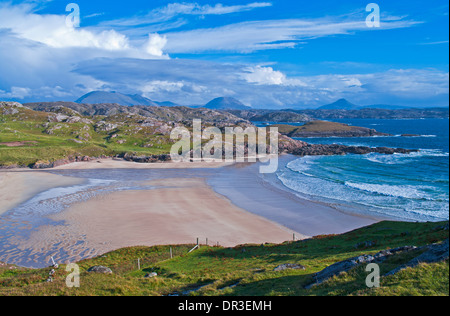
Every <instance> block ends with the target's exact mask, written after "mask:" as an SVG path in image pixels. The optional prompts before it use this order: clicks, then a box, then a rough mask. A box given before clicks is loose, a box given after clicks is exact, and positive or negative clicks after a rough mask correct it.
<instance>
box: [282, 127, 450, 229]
mask: <svg viewBox="0 0 450 316" xmlns="http://www.w3.org/2000/svg"><path fill="white" fill-rule="evenodd" d="M333 121H336V122H341V123H346V124H351V125H355V126H364V127H369V128H374V129H376V130H378V131H380V132H385V133H389V134H392V135H394V136H391V137H364V138H307V139H300V140H303V141H306V142H309V143H315V144H332V143H336V144H343V145H359V146H369V147H378V146H386V147H400V148H408V149H419V150H420V152H418V153H412V154H408V155H404V154H395V155H383V154H375V153H371V154H368V155H347V156H329V157H328V156H327V157H322V156H319V157H303V158H297V159H294V160H292V161H290V162H289V163H287V164H286V165H284V166H281V167H280V169H279V170H278V172H277V177H278V179H279V180H280V181H281V182H282V183H283V185H284V186H286V187H287V188H289V189H291V190H293V191H295V192H296V194H298V195H299V196H301V197H303V198H308V199H311V200H319V201H323V202H326V203H332V204H336V205H339V206H340V207H341V208H342V207H343V208H347V210H353V211H354V212H356V213H358V212H362V213H365V214H368V215H374V216H381V217H386V218H392V219H399V220H410V221H439V220H448V219H449V120H448V119H420V120H376V119H341V120H333ZM401 134H418V135H420V136H418V137H401V136H400V135H401Z"/></svg>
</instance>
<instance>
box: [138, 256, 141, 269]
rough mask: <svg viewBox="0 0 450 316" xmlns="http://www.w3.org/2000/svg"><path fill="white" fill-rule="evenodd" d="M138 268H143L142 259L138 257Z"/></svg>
mask: <svg viewBox="0 0 450 316" xmlns="http://www.w3.org/2000/svg"><path fill="white" fill-rule="evenodd" d="M138 270H141V259H140V258H138Z"/></svg>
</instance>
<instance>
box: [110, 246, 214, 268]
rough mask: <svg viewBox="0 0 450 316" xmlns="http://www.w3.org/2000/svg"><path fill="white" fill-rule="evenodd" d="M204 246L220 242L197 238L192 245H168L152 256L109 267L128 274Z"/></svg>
mask: <svg viewBox="0 0 450 316" xmlns="http://www.w3.org/2000/svg"><path fill="white" fill-rule="evenodd" d="M203 246H208V247H218V246H220V243H219V242H216V241H211V240H209V239H208V238H206V239H205V240H203V241H201V240H200V239H197V243H196V244H192V245H182V246H181V245H180V246H172V247H170V246H169V247H167V249H164V250H160V251H158V252H155V253H152V254H151V255H150V256H146V257H144V256H143V257H142V258H134V259H131V260H129V261H125V262H124V261H122V262H121V263H118V264H115V265H110V266H109V268H110V269H111V270H112V271H113V272H114V273H116V274H127V273H131V272H134V271H139V270H143V269H147V268H151V267H152V266H154V265H155V264H157V263H160V262H162V261H166V260H169V259H173V258H176V257H182V256H185V255H187V254H189V253H192V252H195V251H196V250H198V249H200V248H201V247H203Z"/></svg>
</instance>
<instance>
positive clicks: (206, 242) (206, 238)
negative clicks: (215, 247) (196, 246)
mask: <svg viewBox="0 0 450 316" xmlns="http://www.w3.org/2000/svg"><path fill="white" fill-rule="evenodd" d="M206 245H207V246H208V238H206Z"/></svg>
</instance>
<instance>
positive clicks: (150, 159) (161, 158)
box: [123, 154, 172, 163]
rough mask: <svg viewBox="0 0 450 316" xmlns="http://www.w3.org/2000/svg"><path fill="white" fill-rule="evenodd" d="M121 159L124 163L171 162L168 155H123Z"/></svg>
mask: <svg viewBox="0 0 450 316" xmlns="http://www.w3.org/2000/svg"><path fill="white" fill-rule="evenodd" d="M123 159H124V160H126V161H133V162H138V163H155V162H167V161H171V160H172V158H171V156H170V155H169V154H162V155H150V156H137V155H136V154H125V155H123Z"/></svg>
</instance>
